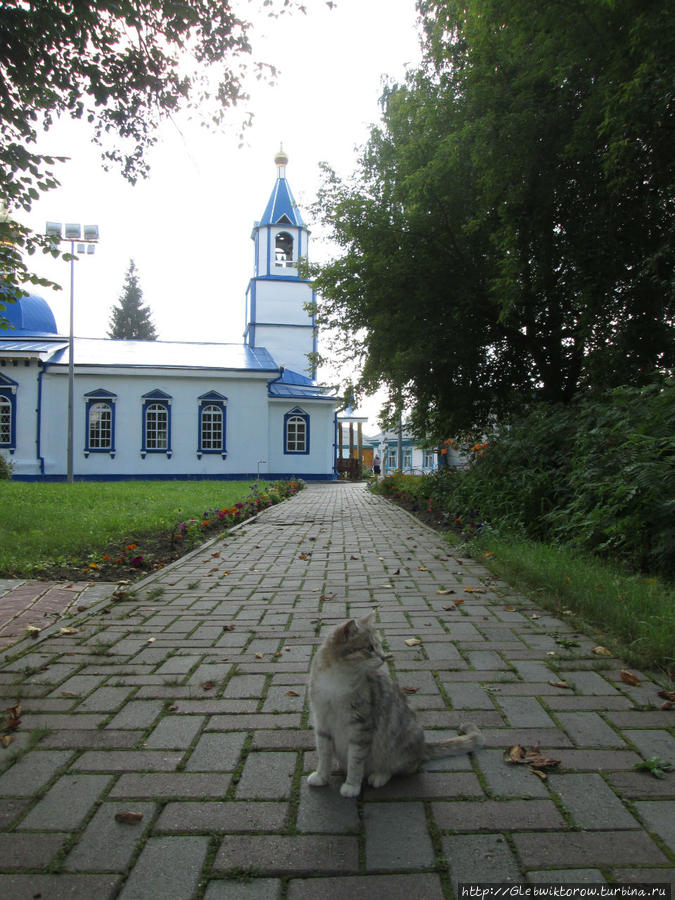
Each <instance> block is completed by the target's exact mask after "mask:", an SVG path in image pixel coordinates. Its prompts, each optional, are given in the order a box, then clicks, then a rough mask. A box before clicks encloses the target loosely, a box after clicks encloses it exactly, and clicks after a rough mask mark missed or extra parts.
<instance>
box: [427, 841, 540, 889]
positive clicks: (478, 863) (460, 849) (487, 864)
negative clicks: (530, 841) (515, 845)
mask: <svg viewBox="0 0 675 900" xmlns="http://www.w3.org/2000/svg"><path fill="white" fill-rule="evenodd" d="M547 838H548V839H549V840H550V835H547ZM442 846H443V853H444V855H445V858H446V860H447V862H448V864H449V866H450V879H451V883H452V889H453V891H454V892H455V896H458V893H457V885H458V884H463V883H467V882H475V881H478V880H482V879H483V874H482V873H485V877H486V880H487V881H489V882H493V883H502V882H506V883H508V884H514V883H517V882H519V881H521V875H520V871H519V869H518V864H517V862H516V860H515V858H514V856H513V853H512V852H511V848H510V847H509V845H508V844H507V843H506V840H505V839H504V838H503V837H502V835H500V834H455V835H451V836H449V837H444V838H443V840H442ZM488 873H489V875H488ZM479 874H480V877H478V876H479Z"/></svg>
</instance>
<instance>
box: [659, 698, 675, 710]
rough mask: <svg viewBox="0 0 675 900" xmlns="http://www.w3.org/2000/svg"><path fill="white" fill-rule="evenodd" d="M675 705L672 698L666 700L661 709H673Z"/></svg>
mask: <svg viewBox="0 0 675 900" xmlns="http://www.w3.org/2000/svg"><path fill="white" fill-rule="evenodd" d="M673 706H675V703H673V701H672V700H664V701H663V703H662V704H661V706H660V709H672V708H673Z"/></svg>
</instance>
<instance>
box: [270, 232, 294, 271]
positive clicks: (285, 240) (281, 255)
mask: <svg viewBox="0 0 675 900" xmlns="http://www.w3.org/2000/svg"><path fill="white" fill-rule="evenodd" d="M274 264H275V266H277V268H285V267H287V266H292V265H293V238H292V236H291V235H290V234H289V233H288V232H287V231H280V232H279V234H278V235H277V236H276V240H275V242H274Z"/></svg>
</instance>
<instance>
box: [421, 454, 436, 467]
mask: <svg viewBox="0 0 675 900" xmlns="http://www.w3.org/2000/svg"><path fill="white" fill-rule="evenodd" d="M422 465H423V466H424V468H425V469H433V467H434V451H433V450H425V451H424V458H423V460H422Z"/></svg>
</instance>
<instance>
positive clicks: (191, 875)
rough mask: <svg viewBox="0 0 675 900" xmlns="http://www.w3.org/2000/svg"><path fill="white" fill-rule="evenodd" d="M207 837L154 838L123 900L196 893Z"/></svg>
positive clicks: (160, 899) (158, 899)
mask: <svg viewBox="0 0 675 900" xmlns="http://www.w3.org/2000/svg"><path fill="white" fill-rule="evenodd" d="M208 845H209V840H208V838H207V837H201V836H196V835H195V836H193V835H187V836H185V835H182V836H180V837H178V836H176V837H152V838H150V840H149V841H148V842H147V844H146V845H145V846H144V847H143V850H142V851H141V855H140V856H139V858H138V861H137V862H136V864H135V865H134V867H133V869H132V870H131V874H130V875H129V879H128V881H127V882H126V884H125V885H124V887H123V888H122V892H121V893H120V900H167V898H168V897H185V898H187V897H191V896H192V895H193V894H195V893H196V891H197V886H198V884H199V880H200V877H201V869H202V866H203V865H204V861H205V859H206V853H207V850H208Z"/></svg>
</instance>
